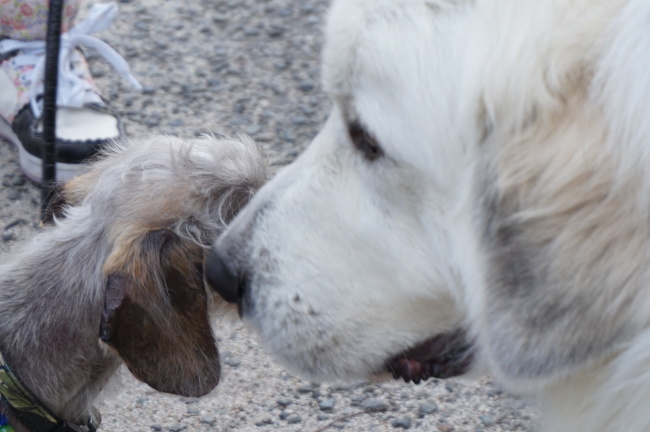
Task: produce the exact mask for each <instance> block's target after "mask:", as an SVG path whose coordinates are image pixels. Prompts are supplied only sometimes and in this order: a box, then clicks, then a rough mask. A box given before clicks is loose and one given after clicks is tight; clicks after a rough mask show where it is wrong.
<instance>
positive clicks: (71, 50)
mask: <svg viewBox="0 0 650 432" xmlns="http://www.w3.org/2000/svg"><path fill="white" fill-rule="evenodd" d="M116 14H117V4H115V3H104V4H97V5H95V6H93V8H92V9H91V10H90V11H89V13H88V16H87V18H86V19H85V20H84V21H83V22H80V23H79V24H77V25H76V26H74V27H73V28H71V29H70V30H69V31H68V32H66V33H64V34H62V35H61V51H60V60H59V63H60V65H59V81H58V87H57V118H56V120H57V122H56V137H57V140H56V145H57V164H56V172H57V181H67V180H69V179H70V178H72V177H74V176H75V174H77V173H78V172H79V170H80V168H81V166H80V164H81V163H82V162H83V161H85V160H86V159H88V158H89V157H92V156H93V155H94V154H95V153H97V152H98V151H99V150H100V149H101V148H102V146H103V145H104V144H106V143H107V142H108V141H110V140H114V139H116V138H119V137H120V135H121V133H122V130H121V125H120V121H119V119H118V117H117V116H115V115H114V114H113V113H112V112H111V111H110V109H109V108H108V106H107V103H106V101H105V100H104V99H103V98H102V97H101V96H100V94H99V91H98V90H97V88H96V87H95V85H94V84H93V81H92V77H91V75H90V71H89V70H88V65H87V64H86V60H85V58H84V57H83V55H82V53H81V51H80V50H79V49H78V48H79V47H88V48H92V49H95V50H96V51H97V52H98V53H99V54H100V55H101V56H102V57H104V58H105V59H106V60H107V61H108V63H110V64H111V65H112V66H113V67H114V68H115V70H116V71H117V72H118V73H120V74H121V75H122V76H124V77H125V78H126V79H127V80H128V81H130V82H131V84H132V85H133V86H134V87H135V88H136V89H138V90H140V89H141V86H140V84H139V83H138V82H137V81H136V79H135V78H134V77H133V75H132V74H131V72H130V70H129V66H128V64H127V63H126V61H125V60H124V59H123V58H122V57H120V55H119V54H118V53H117V52H115V51H114V50H113V49H112V48H111V47H110V46H108V45H107V44H106V43H104V42H102V41H100V40H99V39H97V38H95V37H93V36H90V34H91V33H94V32H97V31H101V30H104V29H106V28H107V27H108V26H109V25H110V24H111V22H112V20H113V18H114V17H115V15H116ZM44 66H45V42H44V41H20V40H12V39H3V40H0V89H2V91H0V137H3V138H5V139H7V140H9V141H10V142H12V143H14V144H15V145H16V147H17V148H18V152H19V160H20V166H21V168H22V170H23V171H24V172H25V174H26V175H27V176H28V177H29V178H30V179H31V180H32V181H34V182H36V183H41V182H42V178H41V172H42V163H41V148H42V144H43V137H42V124H41V121H40V119H41V110H42V95H43V71H44Z"/></svg>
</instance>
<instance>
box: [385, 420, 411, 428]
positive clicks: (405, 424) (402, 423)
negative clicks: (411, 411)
mask: <svg viewBox="0 0 650 432" xmlns="http://www.w3.org/2000/svg"><path fill="white" fill-rule="evenodd" d="M390 424H391V425H392V426H393V427H394V428H399V429H410V428H411V424H412V420H411V419H410V417H402V418H396V419H395V420H393V421H392V422H390Z"/></svg>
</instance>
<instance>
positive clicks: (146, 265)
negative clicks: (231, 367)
mask: <svg viewBox="0 0 650 432" xmlns="http://www.w3.org/2000/svg"><path fill="white" fill-rule="evenodd" d="M126 249H128V252H127V253H125V249H124V247H123V246H122V247H118V248H116V250H115V251H114V253H113V254H112V255H111V257H109V260H108V262H107V266H105V271H107V272H108V278H107V283H106V295H105V300H104V309H103V312H102V316H101V324H100V338H101V339H102V340H103V341H104V342H106V343H107V344H108V345H109V346H111V347H112V348H113V349H115V350H116V351H117V353H118V355H119V356H120V357H121V358H122V360H123V361H124V363H126V365H127V367H128V368H129V370H130V371H131V373H133V375H135V377H136V378H138V379H140V380H142V381H144V382H145V383H147V384H149V385H150V386H151V387H153V388H154V389H156V390H159V391H163V392H166V393H173V394H178V395H183V396H193V397H198V396H203V395H205V394H206V393H208V392H210V391H211V390H212V389H213V388H214V387H216V386H217V384H218V383H219V378H220V374H221V365H220V362H219V352H218V350H217V345H216V342H215V340H214V337H213V335H212V330H211V328H210V323H209V319H208V297H207V293H206V291H205V288H204V286H203V274H202V267H201V263H202V258H203V251H202V250H201V248H200V247H198V246H196V245H193V244H189V243H188V242H185V241H183V240H181V239H180V238H179V237H178V236H177V235H176V234H174V233H173V232H171V231H169V230H157V231H151V232H148V233H147V234H146V235H144V236H139V240H137V241H134V242H130V247H129V248H126Z"/></svg>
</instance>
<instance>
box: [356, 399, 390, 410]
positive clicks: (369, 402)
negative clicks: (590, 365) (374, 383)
mask: <svg viewBox="0 0 650 432" xmlns="http://www.w3.org/2000/svg"><path fill="white" fill-rule="evenodd" d="M361 407H362V408H364V409H366V410H369V411H386V410H387V409H388V403H386V402H384V401H383V400H381V399H366V400H364V401H363V402H361Z"/></svg>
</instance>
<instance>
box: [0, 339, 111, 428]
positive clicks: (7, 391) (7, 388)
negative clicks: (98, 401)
mask: <svg viewBox="0 0 650 432" xmlns="http://www.w3.org/2000/svg"><path fill="white" fill-rule="evenodd" d="M0 402H2V404H3V405H4V407H5V412H8V413H11V415H12V416H13V417H14V418H16V419H17V420H18V421H19V422H20V423H21V424H22V425H23V426H24V427H25V428H27V429H28V430H29V431H30V432H95V431H96V430H97V427H98V426H99V425H97V426H95V425H94V424H93V423H92V421H91V420H90V419H88V420H87V421H86V422H85V423H83V424H80V425H70V424H68V423H67V422H66V421H65V420H62V419H60V418H59V417H58V416H57V415H56V414H54V413H53V412H52V411H50V410H49V409H48V408H47V407H46V406H45V405H43V403H42V402H41V401H40V400H39V399H38V398H37V397H36V396H35V395H34V394H33V393H32V392H31V391H29V389H28V388H27V386H26V385H25V383H24V382H23V381H22V380H21V379H20V377H19V376H18V375H17V374H16V373H15V372H14V370H13V369H12V368H11V366H10V365H9V363H8V362H7V358H6V356H4V355H3V354H2V352H1V351H0Z"/></svg>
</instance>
